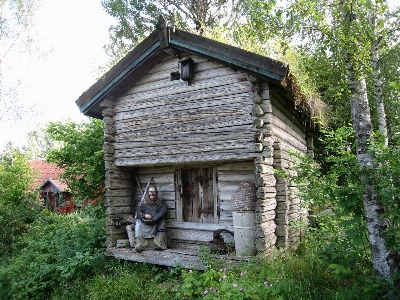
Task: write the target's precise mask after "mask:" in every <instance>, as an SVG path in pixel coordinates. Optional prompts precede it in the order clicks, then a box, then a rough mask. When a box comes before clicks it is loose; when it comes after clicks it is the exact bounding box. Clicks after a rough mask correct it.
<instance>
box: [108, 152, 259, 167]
mask: <svg viewBox="0 0 400 300" xmlns="http://www.w3.org/2000/svg"><path fill="white" fill-rule="evenodd" d="M243 150H244V149H241V150H240V149H236V150H230V151H218V152H216V151H214V152H211V153H206V154H205V153H196V154H193V153H190V154H185V155H168V156H167V155H166V156H164V157H159V156H154V157H135V158H117V159H115V164H116V165H117V166H119V167H122V166H124V167H144V166H153V165H163V164H164V165H170V164H175V165H182V164H186V165H188V166H189V165H193V166H198V164H199V163H203V164H207V163H215V162H223V161H228V160H245V159H249V158H255V157H256V154H255V153H251V152H250V151H243Z"/></svg>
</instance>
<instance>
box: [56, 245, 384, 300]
mask: <svg viewBox="0 0 400 300" xmlns="http://www.w3.org/2000/svg"><path fill="white" fill-rule="evenodd" d="M208 262H209V268H208V269H207V270H206V271H204V272H201V271H197V270H182V269H180V268H167V267H160V266H153V265H148V264H143V263H134V262H128V261H118V260H115V259H113V258H110V259H109V260H108V261H107V263H106V264H105V265H104V266H102V267H99V269H98V270H97V271H96V274H95V275H94V276H91V277H89V278H85V279H84V280H81V281H76V282H71V283H69V284H65V286H64V287H63V288H60V289H58V290H57V291H54V292H53V294H52V296H51V298H50V299H53V300H56V299H57V300H58V299H60V300H62V299H64V300H67V299H68V300H69V299H71V300H75V299H76V300H79V299H85V300H90V299H92V300H103V299H104V300H113V299H131V300H133V299H199V298H204V299H363V300H368V299H377V297H378V295H377V294H376V293H373V291H372V292H371V291H370V290H368V291H367V288H366V286H365V284H366V282H367V281H366V280H365V277H364V275H361V274H359V275H360V276H359V277H357V274H354V276H353V277H352V278H343V277H342V276H338V274H337V273H335V272H334V271H333V270H332V269H331V268H329V267H328V266H327V265H325V264H324V262H323V261H321V260H320V259H319V258H318V257H317V256H315V254H313V253H307V254H304V253H302V254H301V255H299V254H296V253H291V252H279V251H276V252H275V253H274V254H273V255H272V256H271V257H269V258H262V259H254V260H253V261H251V262H247V263H242V264H240V265H236V266H229V267H224V261H223V260H213V259H212V257H211V256H210V257H209V261H208Z"/></svg>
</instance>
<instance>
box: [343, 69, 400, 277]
mask: <svg viewBox="0 0 400 300" xmlns="http://www.w3.org/2000/svg"><path fill="white" fill-rule="evenodd" d="M347 71H348V74H347V83H348V87H349V90H350V93H351V95H350V105H351V117H352V121H353V129H354V132H355V140H356V143H357V159H358V164H359V168H360V169H361V181H362V182H363V185H364V189H365V193H364V195H363V204H364V213H365V219H366V225H367V230H368V239H369V245H370V247H371V255H372V261H373V265H374V269H375V272H376V275H378V276H382V277H384V278H386V279H390V278H391V277H392V275H393V273H394V272H395V270H394V268H391V266H390V264H389V261H390V260H389V254H390V251H389V250H388V249H387V248H386V246H385V240H384V239H383V238H382V237H381V236H380V235H379V232H380V230H381V224H380V214H381V208H380V206H379V200H378V193H377V191H376V188H375V187H374V186H373V184H372V182H371V180H370V177H369V174H368V171H367V169H370V168H372V167H373V157H372V155H371V154H370V153H369V152H368V143H369V142H370V140H371V137H372V122H371V116H370V110H369V105H368V96H367V86H366V82H365V79H364V78H360V79H359V78H357V77H356V74H355V71H354V69H353V67H352V66H351V63H347Z"/></svg>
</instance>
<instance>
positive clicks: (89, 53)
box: [0, 0, 116, 152]
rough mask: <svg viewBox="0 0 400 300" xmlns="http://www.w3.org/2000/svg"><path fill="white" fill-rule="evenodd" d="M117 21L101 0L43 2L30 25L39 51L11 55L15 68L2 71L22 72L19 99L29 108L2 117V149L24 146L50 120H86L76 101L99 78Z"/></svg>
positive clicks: (11, 74)
mask: <svg viewBox="0 0 400 300" xmlns="http://www.w3.org/2000/svg"><path fill="white" fill-rule="evenodd" d="M115 23H116V21H115V20H114V19H113V18H112V17H110V16H109V15H108V14H107V13H106V12H105V11H104V10H103V7H102V5H101V3H100V0H45V1H43V4H42V5H41V7H40V9H39V11H37V13H36V17H35V25H34V28H33V30H32V37H33V39H34V41H35V44H36V45H37V46H38V47H39V51H38V52H37V53H36V54H37V55H35V54H31V56H29V57H15V58H13V59H15V60H16V61H18V63H16V64H15V66H16V67H13V68H12V69H11V70H12V71H11V72H7V74H4V75H3V77H6V76H8V77H9V78H11V77H12V76H13V74H14V75H15V76H17V74H18V76H22V75H23V78H22V80H23V84H22V85H21V86H19V89H20V91H19V94H18V103H20V104H23V105H24V107H26V108H28V109H27V111H23V112H22V114H21V118H20V119H14V120H10V119H7V118H2V119H1V121H0V152H1V151H2V150H3V149H4V147H5V145H6V144H7V143H8V142H12V143H13V145H14V146H17V147H22V146H24V145H26V144H27V137H28V133H29V132H31V131H33V130H38V129H40V128H43V127H44V126H45V125H46V124H47V123H49V122H56V121H61V122H63V121H65V120H67V119H71V120H72V121H75V122H83V121H85V120H86V117H84V116H83V115H82V114H81V113H80V112H79V108H78V107H77V106H76V104H75V100H76V99H78V97H79V96H80V95H81V94H82V93H83V92H84V91H86V90H87V89H88V88H89V87H90V86H91V85H92V84H93V83H95V82H96V78H97V77H99V73H98V68H99V66H101V65H104V64H105V63H106V61H107V57H106V55H105V52H104V50H103V46H104V45H105V44H106V43H107V42H108V28H109V26H110V25H111V24H115ZM39 52H40V54H44V55H40V54H39Z"/></svg>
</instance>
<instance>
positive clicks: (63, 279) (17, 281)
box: [0, 205, 105, 299]
mask: <svg viewBox="0 0 400 300" xmlns="http://www.w3.org/2000/svg"><path fill="white" fill-rule="evenodd" d="M104 251H105V209H104V207H103V206H101V205H99V206H97V207H92V206H90V205H89V206H87V207H85V209H83V210H82V211H81V213H80V214H79V213H71V214H68V215H59V214H55V213H52V212H49V211H47V210H43V211H42V212H41V214H40V216H39V217H38V219H37V220H36V221H35V222H34V223H33V224H32V225H31V226H30V229H29V232H27V233H25V234H23V235H22V236H21V237H20V238H19V244H18V247H16V248H15V250H14V251H13V253H12V256H11V257H10V258H9V259H8V260H7V262H5V263H3V265H2V266H1V269H0V290H1V292H0V298H2V299H44V298H47V297H48V295H50V294H51V293H52V291H53V290H55V289H63V288H65V289H68V288H70V285H71V284H72V283H73V281H74V280H82V279H83V278H86V277H87V276H90V274H92V273H93V272H94V270H96V268H98V267H100V266H102V264H103V259H104V256H103V255H104ZM1 293H2V294H1Z"/></svg>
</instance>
